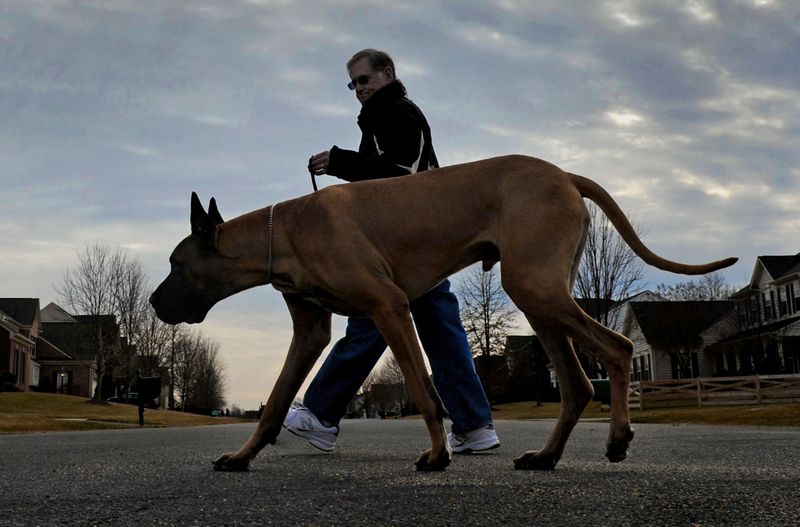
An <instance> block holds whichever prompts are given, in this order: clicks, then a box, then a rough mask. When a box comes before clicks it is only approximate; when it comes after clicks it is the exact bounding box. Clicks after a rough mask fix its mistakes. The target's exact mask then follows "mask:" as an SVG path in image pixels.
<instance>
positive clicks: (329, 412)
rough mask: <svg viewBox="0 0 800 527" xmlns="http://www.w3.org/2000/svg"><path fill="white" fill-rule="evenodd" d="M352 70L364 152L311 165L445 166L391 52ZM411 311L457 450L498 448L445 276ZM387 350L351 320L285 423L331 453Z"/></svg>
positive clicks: (329, 155)
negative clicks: (357, 398)
mask: <svg viewBox="0 0 800 527" xmlns="http://www.w3.org/2000/svg"><path fill="white" fill-rule="evenodd" d="M347 72H348V74H349V76H350V82H349V83H348V85H347V86H348V88H350V90H353V91H355V95H356V98H357V99H358V101H359V102H360V103H361V105H362V107H361V112H360V114H359V116H358V126H359V127H360V129H361V133H362V136H361V143H360V145H359V147H358V151H352V150H345V149H342V148H339V147H337V146H333V147H332V148H331V149H330V150H325V151H323V152H320V153H318V154H315V155H313V156H311V158H310V159H309V163H308V169H309V171H310V172H311V173H312V174H313V175H315V176H317V175H323V174H328V175H332V176H335V177H338V178H340V179H343V180H345V181H363V180H368V179H378V178H386V177H396V176H405V175H409V174H414V173H417V172H423V171H425V170H429V169H432V168H438V166H439V165H438V161H437V159H436V154H435V152H434V149H433V143H432V141H431V130H430V127H429V126H428V122H427V120H426V119H425V116H424V115H423V113H422V111H420V109H419V108H418V107H417V106H416V105H415V104H414V103H413V102H412V101H411V100H409V99H408V97H407V95H406V90H405V87H404V86H403V84H402V83H401V82H400V81H399V80H398V79H397V77H396V72H395V67H394V61H393V60H392V58H391V57H390V56H389V55H388V54H387V53H385V52H383V51H379V50H375V49H365V50H362V51H359V52H358V53H356V54H355V55H353V57H352V58H351V59H350V60H349V61H348V62H347ZM431 177H435V176H431ZM410 310H411V315H412V317H413V320H414V325H415V327H416V328H417V334H418V335H419V338H420V341H421V342H422V347H423V349H424V350H425V353H426V355H427V356H428V360H429V362H430V365H431V369H432V370H433V383H434V385H435V386H436V389H437V391H438V392H439V395H440V397H441V398H442V402H443V404H444V406H445V408H446V409H447V412H448V414H449V416H450V419H451V421H452V422H453V425H452V428H451V432H450V433H449V434H448V442H449V443H450V446H451V448H452V450H453V452H455V453H470V452H481V451H485V450H491V449H494V448H497V447H499V446H500V440H499V439H498V437H497V432H496V431H495V429H494V425H493V424H492V415H491V407H490V405H489V401H488V400H487V398H486V394H485V392H484V390H483V386H482V385H481V382H480V379H479V378H478V375H477V373H476V372H475V363H474V362H473V359H472V352H471V350H470V348H469V344H468V342H467V335H466V332H465V331H464V327H463V325H462V323H461V318H460V313H459V307H458V300H457V299H456V297H455V295H454V294H453V293H452V292H451V291H450V282H449V281H448V280H445V281H444V282H442V283H441V284H439V285H438V286H436V287H435V288H434V289H432V290H431V291H429V292H428V293H426V294H425V295H423V296H422V297H420V298H418V299H416V300H413V301H412V302H410ZM385 350H386V341H385V340H384V339H383V337H382V336H381V334H380V332H379V331H378V328H377V327H376V326H375V324H374V323H373V322H372V320H371V319H369V318H367V317H350V318H348V320H347V329H346V331H345V336H344V337H343V338H342V339H340V340H339V341H338V342H337V343H336V344H335V345H334V347H333V349H332V350H331V352H330V354H329V355H328V357H327V358H326V360H325V362H324V363H323V365H322V367H321V368H320V370H319V372H317V374H316V376H315V377H314V379H313V381H312V382H311V384H310V386H309V388H308V390H307V391H306V394H305V397H304V398H303V400H302V401H295V403H294V404H293V405H292V407H291V409H290V410H289V413H288V415H287V416H286V419H285V421H284V423H283V427H284V428H285V429H286V430H288V431H289V432H291V433H293V434H295V435H298V436H300V437H303V438H305V439H306V440H308V442H309V443H310V444H311V445H312V446H314V447H316V448H318V449H320V450H324V451H328V452H329V451H332V450H333V449H334V448H335V446H336V438H337V437H338V434H339V422H340V421H341V419H342V418H343V417H344V415H345V412H346V410H347V405H348V403H349V402H350V400H351V399H352V398H353V397H354V396H355V395H356V393H357V392H358V389H359V387H360V386H361V385H362V384H363V383H364V380H365V379H366V378H367V376H368V375H369V373H370V372H371V371H372V369H373V368H374V366H375V364H376V363H377V362H378V360H379V359H380V357H381V355H382V354H383V352H384V351H385Z"/></svg>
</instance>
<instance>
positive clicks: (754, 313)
mask: <svg viewBox="0 0 800 527" xmlns="http://www.w3.org/2000/svg"><path fill="white" fill-rule="evenodd" d="M758 298H759V297H758V295H753V296H751V297H750V298H748V299H747V302H748V304H749V305H750V317H749V322H750V325H755V324H758V323H759V322H760V321H761V319H760V318H759V316H758V314H759V312H760V309H759V305H758Z"/></svg>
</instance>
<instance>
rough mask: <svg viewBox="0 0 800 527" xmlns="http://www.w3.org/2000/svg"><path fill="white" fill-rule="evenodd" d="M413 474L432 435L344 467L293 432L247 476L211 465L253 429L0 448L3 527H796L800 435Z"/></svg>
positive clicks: (666, 438) (481, 463)
mask: <svg viewBox="0 0 800 527" xmlns="http://www.w3.org/2000/svg"><path fill="white" fill-rule="evenodd" d="M496 425H497V430H498V433H499V435H500V438H501V441H502V443H503V445H502V447H501V448H500V449H498V450H497V451H495V453H493V454H486V455H479V456H459V457H457V458H456V459H455V461H454V463H453V464H452V465H451V466H450V467H449V468H448V470H447V472H444V473H436V474H429V473H417V472H415V471H414V469H413V461H414V459H415V457H416V454H417V453H418V451H420V450H422V449H423V448H424V447H425V446H426V438H427V434H426V433H425V430H424V426H423V424H422V422H421V421H376V420H369V421H364V420H362V421H346V422H345V423H344V426H343V429H342V432H341V434H340V438H339V444H338V446H337V452H335V453H333V454H325V453H323V452H319V451H316V450H314V449H313V448H312V447H310V446H308V445H307V444H306V443H305V442H304V441H303V440H302V439H300V438H297V437H294V436H292V435H291V434H288V433H284V434H282V435H281V437H280V438H279V441H278V444H277V445H275V446H272V447H268V448H267V449H265V450H264V451H263V452H262V453H261V454H260V455H259V457H258V458H257V459H256V460H255V461H254V462H253V463H252V464H251V469H250V471H249V472H246V473H218V472H214V471H213V470H212V469H211V460H212V459H213V458H215V457H216V456H217V455H218V454H220V453H222V452H224V451H231V450H235V449H236V448H238V446H239V445H240V443H241V442H243V441H244V440H245V439H246V438H247V437H248V436H249V435H250V433H251V432H252V430H253V425H226V426H215V427H203V428H180V429H129V430H117V431H97V432H72V433H49V434H25V435H4V436H0V453H1V454H2V455H0V525H2V526H9V525H14V526H17V525H20V526H21V525H24V526H32V525H113V526H127V525H287V526H296V525H320V526H327V525H347V526H351V525H415V526H416V525H420V526H424V525H436V526H445V525H453V526H462V525H493V526H495V525H499V526H504V527H505V526H512V525H547V526H549V525H569V526H573V525H576V526H577V525H580V526H583V525H609V526H623V525H632V526H640V525H670V526H671V525H684V526H687V525H703V526H706V525H748V526H750V525H765V526H766V525H769V526H777V525H800V428H774V429H772V428H770V429H767V428H745V427H705V426H688V425H687V426H665V425H639V426H638V427H636V433H637V436H636V439H635V440H634V443H633V446H632V450H631V452H630V456H629V458H628V459H627V460H626V461H624V462H622V463H619V464H610V463H608V462H607V461H606V460H605V458H604V457H603V453H604V451H605V449H604V442H605V436H606V432H607V424H605V423H592V422H587V423H581V424H580V425H579V426H578V428H577V429H576V431H575V433H574V434H573V437H572V440H571V441H570V444H569V445H568V447H567V451H566V453H565V455H564V458H563V459H562V461H561V463H560V464H559V465H558V467H557V468H556V470H555V471H553V472H545V473H543V472H527V471H515V470H513V463H512V460H513V458H514V457H516V456H518V455H519V454H521V453H522V452H524V451H525V450H527V449H530V448H536V447H538V446H539V445H541V443H542V442H543V441H544V439H545V438H546V436H547V434H548V432H549V430H550V427H551V426H552V423H551V422H531V421H528V422H522V421H499V422H497V423H496Z"/></svg>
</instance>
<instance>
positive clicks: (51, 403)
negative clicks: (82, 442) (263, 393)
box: [0, 392, 243, 433]
mask: <svg viewBox="0 0 800 527" xmlns="http://www.w3.org/2000/svg"><path fill="white" fill-rule="evenodd" d="M237 422H243V420H241V419H236V418H233V417H208V416H202V415H194V414H187V413H183V412H175V411H172V410H151V409H149V408H148V409H145V411H144V423H145V426H201V425H211V424H223V423H237ZM129 426H139V410H138V408H137V407H136V406H133V405H130V404H118V403H100V404H97V403H94V402H91V401H89V400H87V399H86V398H84V397H74V396H71V395H56V394H51V393H29V392H22V393H0V433H8V432H52V431H57V430H95V429H110V428H125V427H129Z"/></svg>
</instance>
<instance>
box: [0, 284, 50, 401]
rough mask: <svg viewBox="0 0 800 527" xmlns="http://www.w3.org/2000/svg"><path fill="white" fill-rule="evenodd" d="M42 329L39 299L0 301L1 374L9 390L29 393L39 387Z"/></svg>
mask: <svg viewBox="0 0 800 527" xmlns="http://www.w3.org/2000/svg"><path fill="white" fill-rule="evenodd" d="M40 329H41V318H40V315H39V299H38V298H0V374H5V375H4V376H5V377H7V379H8V380H7V381H5V383H3V384H6V383H7V384H8V385H9V389H15V390H20V391H30V390H33V389H34V388H36V387H37V386H38V385H39V375H40V372H39V363H38V362H37V361H36V355H37V346H36V343H37V339H38V337H39V331H40ZM1 382H2V381H0V383H1Z"/></svg>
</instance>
